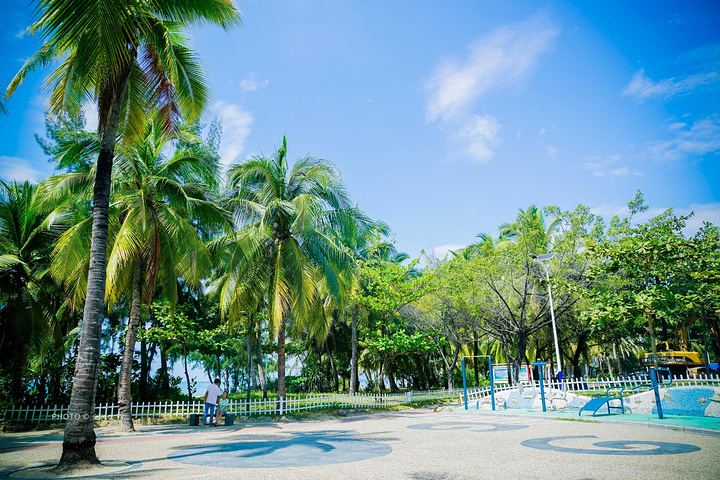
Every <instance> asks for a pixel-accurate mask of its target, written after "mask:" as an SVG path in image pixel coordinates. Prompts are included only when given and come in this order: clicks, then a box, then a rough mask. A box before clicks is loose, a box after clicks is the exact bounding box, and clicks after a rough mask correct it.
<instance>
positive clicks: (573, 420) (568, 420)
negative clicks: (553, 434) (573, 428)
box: [553, 417, 602, 423]
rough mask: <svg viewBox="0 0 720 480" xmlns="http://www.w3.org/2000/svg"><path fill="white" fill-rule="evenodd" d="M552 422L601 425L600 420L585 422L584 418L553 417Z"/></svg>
mask: <svg viewBox="0 0 720 480" xmlns="http://www.w3.org/2000/svg"><path fill="white" fill-rule="evenodd" d="M553 420H560V421H561V422H582V423H602V422H601V421H600V420H586V419H584V418H579V417H578V418H564V417H555V418H553Z"/></svg>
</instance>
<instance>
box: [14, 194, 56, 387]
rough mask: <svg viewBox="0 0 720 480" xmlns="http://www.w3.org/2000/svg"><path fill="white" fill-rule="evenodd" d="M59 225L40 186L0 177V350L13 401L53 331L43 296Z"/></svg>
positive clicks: (49, 282)
mask: <svg viewBox="0 0 720 480" xmlns="http://www.w3.org/2000/svg"><path fill="white" fill-rule="evenodd" d="M63 228H64V217H63V216H62V215H57V214H53V209H52V207H51V206H50V205H49V204H47V203H45V202H43V195H42V194H41V189H40V188H38V187H37V186H34V185H32V184H30V183H28V182H25V183H22V184H20V183H17V182H12V183H9V184H8V183H5V182H2V181H0V305H2V308H0V351H2V352H4V354H3V358H4V360H3V364H2V369H3V370H5V369H7V370H9V372H7V373H9V374H10V377H11V379H12V385H11V392H9V393H10V394H11V396H12V397H13V398H14V399H15V400H20V399H21V395H22V385H23V381H22V376H23V370H24V368H25V367H26V366H27V365H28V363H29V362H28V360H29V358H31V357H32V356H33V354H34V353H38V349H39V348H40V347H41V346H42V345H41V344H42V342H43V341H44V340H45V338H46V337H48V336H49V335H51V334H52V333H53V328H52V327H53V325H52V323H53V316H54V313H55V312H53V311H52V308H48V307H49V305H48V302H45V301H44V300H45V299H44V298H43V297H44V296H45V295H46V294H47V293H48V292H49V291H51V290H52V279H51V278H50V277H49V275H46V272H47V267H48V264H49V260H50V251H51V249H52V245H53V243H54V242H55V240H56V239H57V237H58V235H60V233H61V232H62V229H63Z"/></svg>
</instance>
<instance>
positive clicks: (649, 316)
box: [645, 312, 660, 369]
mask: <svg viewBox="0 0 720 480" xmlns="http://www.w3.org/2000/svg"><path fill="white" fill-rule="evenodd" d="M652 317H653V315H652V313H651V312H645V319H646V320H647V323H648V332H650V344H651V345H652V352H653V365H654V366H655V368H656V369H657V368H660V363H659V361H658V354H657V339H656V338H655V329H654V328H653V318H652Z"/></svg>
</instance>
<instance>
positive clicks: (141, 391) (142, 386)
mask: <svg viewBox="0 0 720 480" xmlns="http://www.w3.org/2000/svg"><path fill="white" fill-rule="evenodd" d="M138 328H140V327H139V325H138ZM136 330H137V329H136ZM136 335H137V333H136ZM133 348H134V347H133ZM151 363H152V360H150V359H148V351H147V342H145V339H143V340H141V341H140V378H139V379H138V380H139V381H138V400H139V401H143V402H144V401H146V400H147V390H148V388H147V386H148V371H149V370H150V368H149V365H150V364H151Z"/></svg>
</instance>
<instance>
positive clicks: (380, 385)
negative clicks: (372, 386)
mask: <svg viewBox="0 0 720 480" xmlns="http://www.w3.org/2000/svg"><path fill="white" fill-rule="evenodd" d="M385 364H387V355H385V356H384V357H383V360H382V362H380V371H379V372H378V376H377V389H378V393H380V394H381V395H382V392H383V389H384V388H385Z"/></svg>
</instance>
